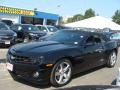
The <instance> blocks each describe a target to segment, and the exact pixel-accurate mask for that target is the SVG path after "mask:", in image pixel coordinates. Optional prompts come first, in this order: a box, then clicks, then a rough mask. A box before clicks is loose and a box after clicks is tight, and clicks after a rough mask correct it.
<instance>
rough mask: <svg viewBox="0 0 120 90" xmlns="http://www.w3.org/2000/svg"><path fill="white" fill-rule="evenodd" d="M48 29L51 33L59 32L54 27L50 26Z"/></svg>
mask: <svg viewBox="0 0 120 90" xmlns="http://www.w3.org/2000/svg"><path fill="white" fill-rule="evenodd" d="M47 28H48V30H49V31H50V32H56V31H57V30H58V29H57V28H56V27H52V26H51V27H50V26H48V27H47Z"/></svg>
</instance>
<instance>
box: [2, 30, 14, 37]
mask: <svg viewBox="0 0 120 90" xmlns="http://www.w3.org/2000/svg"><path fill="white" fill-rule="evenodd" d="M14 33H15V32H13V31H12V30H0V36H13V35H14Z"/></svg>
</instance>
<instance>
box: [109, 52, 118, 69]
mask: <svg viewBox="0 0 120 90" xmlns="http://www.w3.org/2000/svg"><path fill="white" fill-rule="evenodd" d="M116 61H117V53H116V52H115V51H113V52H112V53H111V54H110V55H109V60H108V62H107V66H108V67H114V66H115V64H116Z"/></svg>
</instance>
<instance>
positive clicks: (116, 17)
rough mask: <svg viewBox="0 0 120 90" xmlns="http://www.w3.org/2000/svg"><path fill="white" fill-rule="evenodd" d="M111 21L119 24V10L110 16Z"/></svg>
mask: <svg viewBox="0 0 120 90" xmlns="http://www.w3.org/2000/svg"><path fill="white" fill-rule="evenodd" d="M112 21H113V22H115V23H117V24H120V10H117V11H116V12H115V14H114V15H113V16H112Z"/></svg>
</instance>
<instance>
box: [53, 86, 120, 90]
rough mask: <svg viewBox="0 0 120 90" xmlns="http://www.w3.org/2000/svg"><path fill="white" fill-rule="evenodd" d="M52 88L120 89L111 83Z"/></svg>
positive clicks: (61, 89)
mask: <svg viewBox="0 0 120 90" xmlns="http://www.w3.org/2000/svg"><path fill="white" fill-rule="evenodd" d="M53 90H120V87H118V86H112V85H82V86H74V87H68V88H59V89H53Z"/></svg>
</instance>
